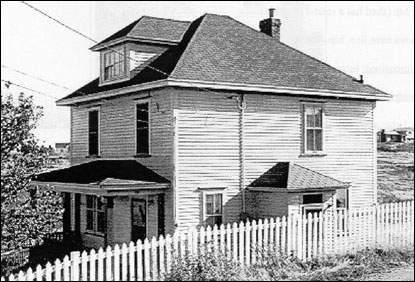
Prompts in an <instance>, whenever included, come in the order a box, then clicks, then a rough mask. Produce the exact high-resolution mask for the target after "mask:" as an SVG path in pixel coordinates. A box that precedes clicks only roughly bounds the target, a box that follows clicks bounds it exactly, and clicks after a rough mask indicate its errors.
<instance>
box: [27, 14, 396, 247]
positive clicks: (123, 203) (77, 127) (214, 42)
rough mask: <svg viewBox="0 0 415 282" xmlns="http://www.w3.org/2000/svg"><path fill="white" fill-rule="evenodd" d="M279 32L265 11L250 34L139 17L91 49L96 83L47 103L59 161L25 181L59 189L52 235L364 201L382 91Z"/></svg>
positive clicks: (133, 229) (108, 238) (230, 23)
mask: <svg viewBox="0 0 415 282" xmlns="http://www.w3.org/2000/svg"><path fill="white" fill-rule="evenodd" d="M280 26H281V22H280V20H279V19H276V18H274V16H273V11H272V10H271V12H270V16H269V18H266V19H264V20H262V21H261V22H260V31H257V30H254V29H253V28H251V27H248V26H246V25H244V24H242V23H241V22H239V21H237V20H235V19H233V18H231V17H229V16H223V15H214V14H205V15H203V16H201V17H199V18H198V19H196V20H194V21H192V22H184V21H176V20H171V19H161V18H154V17H147V16H143V17H142V18H140V19H138V20H137V21H135V22H133V23H131V24H130V25H128V26H127V27H125V28H123V29H122V30H120V31H118V32H116V33H115V34H113V35H112V36H110V37H108V38H107V39H105V40H103V41H102V42H100V43H99V44H97V45H95V46H93V47H92V48H91V49H92V50H93V51H96V52H99V53H100V58H101V61H100V65H99V68H100V76H99V77H98V78H96V79H95V80H93V81H91V82H90V83H88V84H86V85H85V86H83V87H82V88H80V89H79V91H75V92H74V93H72V94H70V95H69V96H67V97H65V98H63V99H61V100H59V101H57V104H58V105H60V106H69V107H70V108H71V153H70V161H71V167H69V168H66V169H61V170H56V171H52V172H49V173H45V174H40V175H38V176H37V177H36V179H34V182H33V183H34V184H36V185H45V186H46V185H49V186H50V187H53V188H54V189H55V190H56V191H60V192H62V193H63V195H64V199H65V200H64V203H65V204H64V205H65V214H64V224H63V226H64V230H65V231H68V232H76V233H78V234H80V235H81V238H82V242H83V244H84V245H85V246H87V247H99V246H105V245H112V244H115V243H122V242H129V241H130V240H137V239H143V238H145V237H152V236H158V235H159V234H165V233H172V232H174V231H175V230H188V228H192V227H197V226H202V225H213V224H221V223H231V222H235V221H238V220H240V219H241V218H244V217H246V216H249V217H251V218H265V217H271V216H272V217H276V216H282V215H287V214H291V213H308V212H316V211H327V212H330V211H333V209H335V208H336V207H346V208H347V207H351V208H353V207H362V206H370V205H372V204H374V203H376V198H377V197H376V189H377V185H376V136H375V134H376V133H375V131H374V130H373V128H374V114H373V110H374V108H375V106H376V101H379V100H389V99H390V98H391V96H390V95H389V94H387V93H384V92H382V91H380V90H378V89H376V88H374V87H372V86H370V85H367V84H365V83H363V80H362V79H359V80H358V79H355V78H353V77H352V76H349V75H347V74H345V73H344V72H341V71H339V70H337V69H336V68H334V67H331V66H329V65H327V64H326V63H324V62H321V61H319V60H317V59H315V58H313V57H311V56H309V55H306V54H304V53H303V52H300V51H298V50H296V49H294V48H292V47H290V46H288V45H286V44H284V43H282V42H281V41H280ZM299 36H301V35H299ZM345 56H346V57H345V58H346V59H347V55H345ZM97 67H98V66H97Z"/></svg>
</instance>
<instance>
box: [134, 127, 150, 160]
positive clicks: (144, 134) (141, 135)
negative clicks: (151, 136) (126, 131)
mask: <svg viewBox="0 0 415 282" xmlns="http://www.w3.org/2000/svg"><path fill="white" fill-rule="evenodd" d="M148 141H149V140H148V128H142V129H137V153H139V154H148V153H149V143H148Z"/></svg>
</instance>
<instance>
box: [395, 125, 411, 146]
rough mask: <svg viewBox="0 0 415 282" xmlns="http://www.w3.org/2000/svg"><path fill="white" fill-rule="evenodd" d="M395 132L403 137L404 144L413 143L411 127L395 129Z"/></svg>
mask: <svg viewBox="0 0 415 282" xmlns="http://www.w3.org/2000/svg"><path fill="white" fill-rule="evenodd" d="M395 131H396V132H398V133H400V134H402V135H404V136H405V141H406V142H414V128H413V127H401V128H396V129H395Z"/></svg>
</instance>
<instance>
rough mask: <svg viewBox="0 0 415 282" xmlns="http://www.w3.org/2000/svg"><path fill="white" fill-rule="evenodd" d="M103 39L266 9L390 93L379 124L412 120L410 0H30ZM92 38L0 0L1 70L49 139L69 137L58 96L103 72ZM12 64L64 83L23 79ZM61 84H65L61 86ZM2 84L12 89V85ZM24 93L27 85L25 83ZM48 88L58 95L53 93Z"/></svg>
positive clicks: (250, 20)
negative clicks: (167, 23) (141, 24)
mask: <svg viewBox="0 0 415 282" xmlns="http://www.w3.org/2000/svg"><path fill="white" fill-rule="evenodd" d="M28 3H30V4H31V5H33V6H35V7H37V8H40V9H42V10H43V11H45V12H47V13H48V14H50V15H51V16H53V17H55V18H57V19H59V20H60V21H62V22H64V23H65V24H67V25H69V26H71V27H73V28H75V29H77V30H79V31H81V32H82V33H84V34H86V35H88V36H90V37H92V38H93V39H95V40H97V41H100V40H102V39H104V38H106V37H108V36H109V35H111V34H112V33H114V32H116V31H118V30H119V29H121V28H123V27H124V26H126V25H128V24H129V23H131V22H132V21H134V20H136V19H138V18H139V17H141V16H142V15H148V16H155V17H162V18H173V19H177V20H188V21H192V20H194V19H196V18H197V17H200V16H201V15H203V14H204V13H215V14H221V15H229V16H231V17H233V18H234V19H237V20H238V21H240V22H242V23H244V24H246V25H248V26H251V27H253V28H255V29H258V23H259V21H260V20H261V19H264V18H266V17H268V9H269V8H276V11H275V16H276V17H277V18H280V19H281V21H282V26H281V41H283V42H285V43H286V44H288V45H290V46H292V47H294V48H296V49H298V50H300V51H303V52H305V53H307V54H309V55H311V56H314V57H316V58H318V59H320V60H322V61H324V62H326V63H328V64H330V65H332V66H334V67H336V68H338V69H340V70H342V71H344V72H346V73H348V74H350V75H353V76H355V77H358V75H359V74H363V75H364V80H365V83H368V84H371V85H372V86H375V87H376V88H379V89H381V90H383V91H385V92H387V93H390V94H392V95H394V98H393V99H392V100H391V101H388V102H378V103H377V107H376V110H375V126H376V128H378V129H379V128H387V129H393V128H395V127H401V126H413V125H414V3H413V2H412V1H411V2H410V1H408V2H397V1H393V2H378V1H376V2H354V1H350V2H301V1H293V2H288V1H287V2H285V1H255V2H253V1H252V2H251V1H232V2H210V1H209V2H208V1H205V2H190V1H189V2H180V1H178V2H175V1H169V2H161V1H160V2H150V1H148V2H146V1H103V2H92V1H91V2H90V1H82V2H70V1H45V2H41V1H29V2H28ZM93 45H94V43H93V42H91V41H88V40H86V39H85V38H83V37H80V36H79V35H77V34H75V33H73V32H71V31H69V30H67V29H65V28H63V27H62V26H60V25H58V24H56V23H54V22H53V21H51V20H50V19H48V18H46V17H45V16H43V15H41V14H39V13H37V12H35V11H33V10H32V9H30V8H29V7H27V6H25V5H24V4H22V3H20V2H11V1H1V64H2V66H3V65H4V66H6V67H8V68H4V67H2V69H1V78H2V79H5V80H10V81H12V82H14V83H17V84H21V85H24V86H26V87H29V88H31V89H33V90H37V91H40V92H42V93H44V94H46V95H41V94H39V93H31V94H32V95H33V96H34V101H35V103H36V104H38V105H41V106H42V107H43V111H44V116H43V118H42V119H41V120H40V123H39V127H38V129H37V130H36V132H35V133H36V136H37V137H38V138H39V140H41V142H43V143H44V144H46V145H50V144H52V145H53V144H54V143H55V142H69V136H70V116H69V108H68V107H58V106H56V105H55V100H56V99H57V98H61V97H64V96H65V95H67V94H69V93H71V90H76V89H78V88H79V87H81V86H83V85H84V84H86V83H87V82H89V81H91V80H93V79H95V78H96V77H97V76H98V72H99V57H98V53H96V52H93V51H91V50H89V48H90V47H91V46H93ZM10 68H13V69H16V70H19V71H21V72H24V73H26V74H29V75H31V76H36V77H39V78H42V79H44V80H47V81H50V82H53V83H55V84H58V85H60V87H57V86H53V85H49V84H46V83H44V82H41V81H39V80H36V79H32V78H29V77H27V76H24V75H22V74H19V73H17V72H14V71H13V70H11V69H10ZM63 87H66V88H63ZM2 91H6V92H9V93H13V94H18V93H20V92H22V91H23V90H22V89H20V88H18V87H17V86H13V85H12V86H10V88H8V89H7V88H5V87H4V84H3V83H2ZM24 92H25V93H27V94H29V93H30V92H29V91H24ZM52 97H54V98H52Z"/></svg>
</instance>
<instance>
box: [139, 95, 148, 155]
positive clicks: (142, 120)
mask: <svg viewBox="0 0 415 282" xmlns="http://www.w3.org/2000/svg"><path fill="white" fill-rule="evenodd" d="M149 145H150V130H149V103H148V102H145V103H138V104H137V105H136V146H137V147H136V152H137V154H138V155H148V154H150V146H149Z"/></svg>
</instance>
